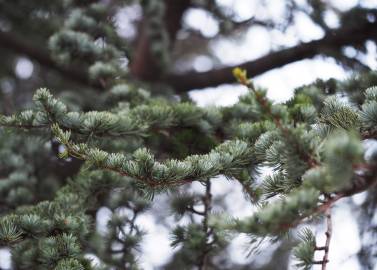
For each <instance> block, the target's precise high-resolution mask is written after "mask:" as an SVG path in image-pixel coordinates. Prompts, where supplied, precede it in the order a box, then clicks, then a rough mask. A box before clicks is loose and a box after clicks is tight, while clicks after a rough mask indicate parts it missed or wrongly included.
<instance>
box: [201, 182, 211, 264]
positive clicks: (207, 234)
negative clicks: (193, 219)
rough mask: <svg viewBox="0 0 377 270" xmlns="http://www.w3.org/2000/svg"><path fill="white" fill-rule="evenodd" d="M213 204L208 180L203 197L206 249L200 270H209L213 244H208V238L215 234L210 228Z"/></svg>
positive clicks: (202, 256)
mask: <svg viewBox="0 0 377 270" xmlns="http://www.w3.org/2000/svg"><path fill="white" fill-rule="evenodd" d="M211 202H212V194H211V182H210V180H208V181H207V182H206V191H205V195H204V197H203V204H204V211H203V212H204V216H203V232H204V233H205V248H204V251H203V253H202V255H201V256H200V258H199V263H198V270H206V269H207V259H208V253H209V252H210V251H211V245H212V243H209V242H208V238H209V237H210V236H211V235H212V234H213V230H212V228H209V226H208V214H209V213H210V212H211V209H212V205H211Z"/></svg>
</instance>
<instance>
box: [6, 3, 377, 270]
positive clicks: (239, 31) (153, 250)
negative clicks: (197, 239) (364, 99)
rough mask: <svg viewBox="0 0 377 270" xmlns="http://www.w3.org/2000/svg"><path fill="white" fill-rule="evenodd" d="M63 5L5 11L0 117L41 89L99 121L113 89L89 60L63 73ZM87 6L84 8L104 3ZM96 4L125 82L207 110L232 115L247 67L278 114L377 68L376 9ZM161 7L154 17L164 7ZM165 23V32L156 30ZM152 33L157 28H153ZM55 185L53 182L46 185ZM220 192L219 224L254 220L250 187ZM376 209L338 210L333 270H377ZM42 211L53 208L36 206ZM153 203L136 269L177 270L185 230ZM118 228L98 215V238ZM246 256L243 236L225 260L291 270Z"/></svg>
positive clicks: (364, 197)
mask: <svg viewBox="0 0 377 270" xmlns="http://www.w3.org/2000/svg"><path fill="white" fill-rule="evenodd" d="M54 2H61V3H54ZM64 2H69V1H43V0H34V1H22V0H12V1H10V0H0V59H1V64H0V103H1V105H0V109H1V111H2V113H5V114H10V113H14V112H15V111H17V110H20V109H22V108H26V107H29V106H30V100H31V96H32V94H33V93H34V91H35V89H37V88H39V87H47V88H49V89H51V90H52V91H53V92H54V93H55V94H57V95H58V96H59V97H61V98H63V99H64V101H65V102H67V103H68V104H69V105H70V106H71V107H74V108H77V109H83V110H93V109H98V104H96V97H98V98H100V97H101V95H102V94H103V93H104V92H105V91H106V89H107V87H108V86H107V84H106V82H105V83H99V84H98V83H97V82H96V81H95V80H91V79H90V78H88V74H86V73H85V72H83V71H85V70H87V69H88V68H89V67H90V65H91V64H92V63H90V60H88V59H84V60H83V61H82V62H85V61H86V62H85V63H84V64H83V63H79V64H77V63H75V62H74V61H72V62H71V63H68V64H67V63H61V61H59V60H56V59H57V58H56V57H55V56H54V54H53V49H54V48H52V46H53V45H51V40H50V42H49V38H50V37H51V36H52V35H53V34H54V32H56V31H58V30H59V29H60V28H61V27H68V26H67V24H68V23H67V18H69V16H70V13H69V10H67V9H66V8H65V6H64V5H65V4H64ZM79 2H80V1H79ZM81 2H82V3H80V4H78V6H80V5H81V6H85V5H86V4H88V3H89V2H96V1H81ZM97 2H101V3H102V4H103V5H106V6H107V7H108V9H107V11H108V14H107V17H106V18H109V17H111V20H110V21H111V23H112V24H113V26H114V27H115V33H114V35H115V37H116V38H114V40H117V39H119V40H120V44H121V45H119V46H118V47H119V48H121V49H122V50H123V52H124V53H123V54H122V56H121V57H120V58H119V59H118V60H117V65H118V66H119V67H121V68H122V70H123V71H124V73H125V75H124V76H125V78H126V79H127V80H129V81H139V82H142V85H143V86H145V87H146V88H147V89H149V90H150V89H152V93H153V91H155V93H157V94H161V93H164V92H167V93H174V94H177V95H178V94H179V95H181V96H186V97H185V98H187V99H192V100H193V101H195V102H196V103H197V104H198V105H199V106H203V107H204V106H229V105H232V104H234V103H235V102H237V100H238V97H239V96H240V95H242V94H243V93H246V91H247V90H246V88H245V87H243V86H239V85H236V84H234V79H233V78H232V75H231V70H232V68H233V67H235V66H238V65H240V66H242V67H244V68H246V69H247V70H248V74H249V75H250V76H251V77H252V78H253V80H254V82H255V84H256V85H258V86H260V87H263V88H266V89H267V90H268V92H267V94H268V97H270V98H271V99H272V100H274V101H276V102H284V101H286V100H288V99H289V98H290V97H291V96H292V94H293V92H294V89H295V88H296V87H299V86H302V85H305V84H310V83H312V82H314V81H316V80H317V79H323V80H327V79H332V78H334V79H339V80H347V79H350V78H352V77H353V76H355V74H357V73H359V72H370V71H373V70H376V68H377V47H376V41H377V24H376V21H377V10H376V8H377V0H328V1H326V0H259V1H258V0H208V1H205V0H202V1H201V0H196V1H189V0H182V1H174V0H170V1H169V0H166V1H165V4H166V5H165V11H164V12H165V13H164V14H165V15H161V14H159V13H158V12H157V11H156V10H158V7H157V8H156V7H155V8H154V9H153V8H150V9H148V6H147V5H146V4H143V3H142V4H140V3H139V2H138V1H112V0H107V1H97ZM146 2H148V1H146ZM157 2H158V1H150V3H149V5H150V6H153V5H157V6H158V4H157ZM159 16H160V17H161V16H162V17H163V20H162V21H163V22H165V24H166V25H165V27H162V26H161V25H159V24H158V23H156V22H154V21H153V18H159ZM164 16H165V17H164ZM148 18H149V19H148ZM47 21H48V23H46V22H47ZM72 21H73V19H72ZM152 23H155V24H156V25H157V26H153V25H152V26H150V25H149V24H152ZM62 25H63V26H62ZM148 25H149V26H148ZM147 26H148V27H151V28H150V29H154V30H153V31H156V33H154V32H153V31H152V30H151V31H152V34H150V35H146V34H145V31H146V30H145V29H146V27H147ZM153 27H155V28H153ZM96 42H97V43H99V42H100V41H98V40H96ZM93 93H95V95H93ZM369 143H370V144H368V143H366V147H369V146H370V145H371V142H369ZM65 171H66V170H65ZM263 173H264V174H267V173H268V171H266V172H263ZM53 174H54V173H52V172H50V173H49V177H50V178H49V179H52V178H54V177H55V176H54V175H53ZM69 176H70V175H66V176H64V175H63V176H62V175H60V177H58V178H59V179H57V180H54V181H55V182H54V184H53V185H52V184H51V185H52V186H54V187H53V189H57V188H58V187H60V186H61V185H62V184H63V183H64V182H65V181H66V180H65V179H66V178H67V177H69ZM213 183H214V184H213V188H214V191H213V193H214V196H215V197H216V198H217V199H218V200H219V201H221V202H222V203H221V204H220V206H218V207H215V208H214V211H215V212H216V211H218V212H221V211H225V210H226V211H229V212H230V213H232V214H233V215H234V216H236V217H244V216H249V215H251V214H252V213H253V211H254V210H255V209H253V207H252V206H250V203H248V202H247V200H246V199H245V196H244V195H243V193H242V188H241V187H239V186H236V185H234V184H233V183H232V182H230V181H228V180H226V179H224V178H222V177H219V179H216V181H213ZM187 189H188V190H192V191H193V192H197V191H198V192H200V191H201V190H202V187H201V186H200V185H199V184H193V185H192V186H190V187H187ZM375 197H376V196H373V194H370V193H361V194H358V195H356V196H354V197H352V198H348V199H343V200H342V201H340V203H338V204H337V205H336V207H335V212H334V228H336V230H334V237H333V239H332V243H331V252H330V258H331V259H330V263H329V265H328V269H330V270H335V269H342V270H358V269H375V270H377V266H376V267H374V265H375V263H374V262H375V259H374V258H375V257H376V253H375V252H376V251H377V249H376V240H375V239H373V238H375V235H374V233H373V232H372V233H370V232H366V231H365V228H367V227H368V226H370V224H372V228H375V226H377V220H376V215H375V214H374V211H373V210H372V211H365V212H363V211H362V210H360V208H364V209H373V207H374V205H375V203H376V201H377V198H375ZM47 198H48V196H47ZM41 199H45V198H36V199H35V200H36V201H38V200H41ZM217 199H216V200H217ZM154 200H155V201H154V202H153V207H152V208H151V209H150V210H148V211H147V212H146V213H144V214H142V215H140V216H139V217H138V219H137V224H139V226H140V227H141V228H143V229H144V230H145V231H147V232H148V234H147V235H146V236H145V238H144V240H143V242H142V245H141V248H140V250H141V251H140V254H139V256H138V257H139V261H140V262H141V265H142V268H143V269H146V270H149V269H170V268H168V267H167V266H166V265H167V264H168V263H169V261H170V260H171V259H172V256H173V254H174V251H175V249H174V248H172V247H171V246H170V239H169V231H170V230H169V228H171V227H172V226H173V224H175V223H176V222H177V221H176V220H175V218H174V217H173V216H172V215H171V212H170V210H169V208H168V207H167V205H168V200H169V195H159V196H157V197H156V198H155V199H154ZM368 207H369V208H368ZM110 217H111V211H110V210H109V209H108V208H106V207H102V208H100V209H99V211H98V213H97V219H96V221H97V228H98V230H99V231H100V232H101V231H103V232H105V231H106V226H107V222H108V220H109V219H110ZM356 217H357V218H356ZM188 221H189V220H181V221H180V222H182V223H185V222H188ZM323 232H324V228H322V227H321V225H320V224H319V226H317V227H316V233H317V236H318V241H324V233H323ZM371 239H372V240H371ZM248 244H249V239H248V238H247V237H246V236H239V237H237V238H235V239H234V240H232V241H231V244H230V245H229V247H228V250H229V258H228V259H229V260H230V261H232V262H233V263H234V264H235V265H238V266H240V267H241V266H242V265H244V266H245V268H239V269H294V267H293V263H294V262H292V261H291V260H290V259H289V257H287V253H286V252H284V251H282V250H281V249H282V248H283V247H284V244H274V245H272V246H269V247H268V248H263V247H262V248H261V252H260V253H258V254H257V255H251V256H248V252H249V251H250V250H249V248H248ZM366 250H368V252H365V251H366ZM88 256H90V255H88ZM92 257H93V260H94V262H95V261H96V258H95V256H92ZM272 258H274V261H275V263H276V262H281V264H279V265H280V266H278V265H277V264H275V265H274V264H273V263H272V261H271V259H272ZM10 267H11V264H10V253H9V250H7V249H5V248H3V249H0V269H10ZM235 269H236V268H235ZM237 269H238V268H237ZM318 269H320V267H318Z"/></svg>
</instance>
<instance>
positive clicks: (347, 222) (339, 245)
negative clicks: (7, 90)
mask: <svg viewBox="0 0 377 270" xmlns="http://www.w3.org/2000/svg"><path fill="white" fill-rule="evenodd" d="M218 2H219V3H221V4H222V5H225V6H228V7H229V8H232V10H234V12H236V13H237V14H238V16H239V18H240V20H242V19H246V18H249V17H250V16H252V15H253V12H255V9H254V8H253V7H254V4H253V3H254V2H255V1H252V0H218ZM269 2H270V4H271V9H270V10H260V11H258V12H259V14H262V13H261V12H267V13H269V15H272V16H275V17H276V18H279V15H280V12H281V3H282V1H281V0H270V1H269ZM331 2H332V3H335V4H336V5H337V6H338V7H339V8H340V9H348V8H350V7H352V6H353V5H354V4H355V3H356V2H357V1H356V0H331ZM364 3H365V4H366V5H368V6H373V5H374V6H376V5H377V0H368V1H364ZM262 15H263V14H262ZM134 19H135V17H131V18H124V15H123V16H120V17H118V20H119V21H121V22H122V23H120V25H122V27H123V28H122V29H119V31H121V32H122V33H129V34H130V35H132V29H130V28H127V20H134ZM328 21H329V22H331V23H332V24H333V25H336V24H337V20H336V19H334V16H332V15H331V14H329V15H328ZM185 22H186V23H187V24H188V25H190V26H191V27H193V28H196V29H198V30H200V31H202V33H203V34H204V35H206V36H209V37H210V36H212V35H215V34H216V32H217V31H218V25H217V24H216V23H215V22H214V20H213V18H211V17H210V16H209V15H208V14H206V13H205V12H202V11H200V10H197V9H193V10H191V11H190V12H189V13H187V14H186V15H185ZM124 35H126V34H124ZM322 35H323V33H322V31H321V30H320V29H318V28H317V27H316V26H315V25H313V24H312V23H311V22H310V21H309V20H308V19H307V18H305V17H304V16H299V17H298V18H297V21H296V27H294V28H292V29H290V30H289V31H288V32H287V33H286V34H284V35H282V34H279V33H272V34H270V33H267V32H266V31H265V30H263V29H261V28H255V29H251V30H250V31H248V32H247V33H246V34H245V36H244V37H243V38H242V39H241V41H240V40H237V41H232V40H228V41H221V42H216V43H214V44H211V46H212V50H213V51H214V52H215V54H216V55H217V56H218V57H219V58H221V60H222V64H223V65H234V64H237V63H241V62H243V61H248V60H252V59H255V58H258V57H260V56H262V55H263V54H265V53H267V52H268V51H269V50H270V48H271V40H274V41H276V42H278V43H279V44H284V45H286V46H290V45H294V44H295V43H297V42H298V41H299V40H298V38H297V36H299V37H300V40H301V41H305V42H307V41H310V40H313V39H318V38H321V37H322ZM273 46H274V45H272V48H273ZM349 53H350V54H352V51H350V52H349ZM376 55H377V54H376V48H375V46H374V45H373V44H371V43H370V44H368V53H367V54H366V55H365V56H363V57H364V60H365V62H366V63H367V64H368V65H369V66H370V67H371V68H373V69H376V68H377V60H376ZM192 67H193V68H194V69H196V70H197V71H206V70H208V69H211V68H212V63H211V62H210V61H208V58H206V57H204V56H202V57H198V58H197V59H195V60H194V62H193V64H192ZM16 72H17V74H19V76H20V77H21V78H22V77H24V78H28V77H30V75H31V73H32V72H33V65H32V63H31V62H30V61H29V60H28V59H27V58H20V60H19V62H18V63H17V65H16ZM350 75H351V74H350V73H347V72H345V71H344V70H343V69H342V68H341V67H339V66H338V65H337V64H336V63H335V61H334V60H331V59H329V58H323V57H316V58H314V59H311V60H302V61H299V62H295V63H292V64H289V65H286V66H284V67H282V68H278V69H274V70H271V71H269V72H266V73H264V74H262V75H260V76H257V77H255V78H253V80H254V82H255V84H256V85H258V86H261V87H264V88H266V89H268V92H267V95H268V97H269V98H271V99H272V100H274V101H275V102H283V101H285V100H287V99H289V98H290V97H291V96H292V93H293V90H294V88H295V87H298V86H301V85H303V84H308V83H311V82H313V81H314V80H315V79H317V78H322V79H328V78H336V79H346V78H347V77H349V76H350ZM246 91H247V90H246V89H245V87H243V86H237V85H222V86H219V87H213V88H207V89H204V90H203V89H201V90H193V91H191V92H190V96H191V97H192V98H193V100H195V101H196V102H197V104H198V105H199V106H208V105H214V106H229V105H232V104H234V103H235V102H237V100H238V98H239V96H240V95H242V94H244V93H246ZM212 183H213V188H214V194H215V196H223V195H224V194H227V195H226V196H225V198H226V201H227V202H229V203H228V206H229V210H230V212H231V213H232V214H234V216H236V217H239V218H242V217H246V216H250V215H251V214H252V213H253V211H254V210H255V209H253V208H252V207H251V206H249V204H248V203H247V202H246V201H245V200H244V196H243V194H242V190H241V187H240V186H238V185H234V184H233V183H232V182H230V181H227V180H225V179H224V178H223V177H218V178H217V179H214V180H213V181H212ZM191 188H192V189H194V190H200V189H201V188H202V187H200V185H196V184H193V186H192V187H191ZM159 199H163V198H157V200H159ZM364 199H365V194H358V195H355V196H354V197H353V198H349V199H343V200H341V201H340V202H339V203H337V204H336V206H335V207H334V212H333V213H334V214H333V226H334V228H336V230H334V235H333V238H332V242H331V250H330V262H329V264H328V270H337V269H342V270H359V269H360V270H361V268H360V266H359V264H358V262H357V259H356V257H355V254H356V253H357V251H358V250H359V248H360V239H359V237H358V231H357V224H356V222H355V220H354V219H353V218H352V211H353V210H352V209H351V206H350V204H349V203H347V200H352V202H353V203H354V204H356V205H360V204H361V203H362V202H363V200H364ZM230 202H231V203H230ZM154 205H155V206H154V207H153V208H152V210H151V211H149V212H147V213H146V214H143V215H142V216H140V217H139V218H138V219H137V223H138V224H139V225H140V226H141V227H142V228H143V229H145V230H146V231H148V232H149V233H148V235H147V236H146V237H145V239H144V240H143V243H142V252H141V256H140V257H139V261H140V262H141V265H142V269H145V270H153V269H158V266H160V265H162V264H163V263H165V262H167V261H168V260H169V257H170V256H171V254H172V248H171V247H170V241H169V230H168V229H167V228H166V227H164V226H162V225H159V224H158V222H157V221H156V218H155V216H154V215H153V212H154V211H160V212H161V211H165V214H166V219H167V222H168V223H170V224H174V219H173V217H172V216H171V215H170V213H169V212H168V211H166V210H163V209H158V202H157V203H154ZM109 216H110V211H109V210H108V209H106V208H102V209H100V211H99V213H98V215H97V222H98V229H99V230H100V231H101V230H102V231H103V230H105V229H106V223H107V221H108V219H109ZM183 222H185V221H183ZM315 229H316V233H317V241H319V243H321V242H324V240H325V239H324V229H325V228H324V227H323V226H322V227H321V226H319V228H318V227H316V228H315ZM247 240H248V239H247V237H245V236H244V235H240V236H239V237H236V238H235V240H234V241H233V242H232V244H231V246H230V248H231V254H232V260H234V261H235V262H238V263H241V262H247V261H248V260H250V258H247V257H246V251H247V249H246V248H245V247H246V245H247ZM88 256H89V257H90V258H92V259H93V262H94V263H95V262H96V258H95V257H94V256H91V255H88ZM0 258H1V260H0V268H5V269H9V268H10V255H9V252H8V250H6V249H0ZM292 269H294V268H293V266H292ZM314 269H315V270H317V269H320V267H319V266H318V267H314ZM375 270H377V267H376V268H375Z"/></svg>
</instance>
